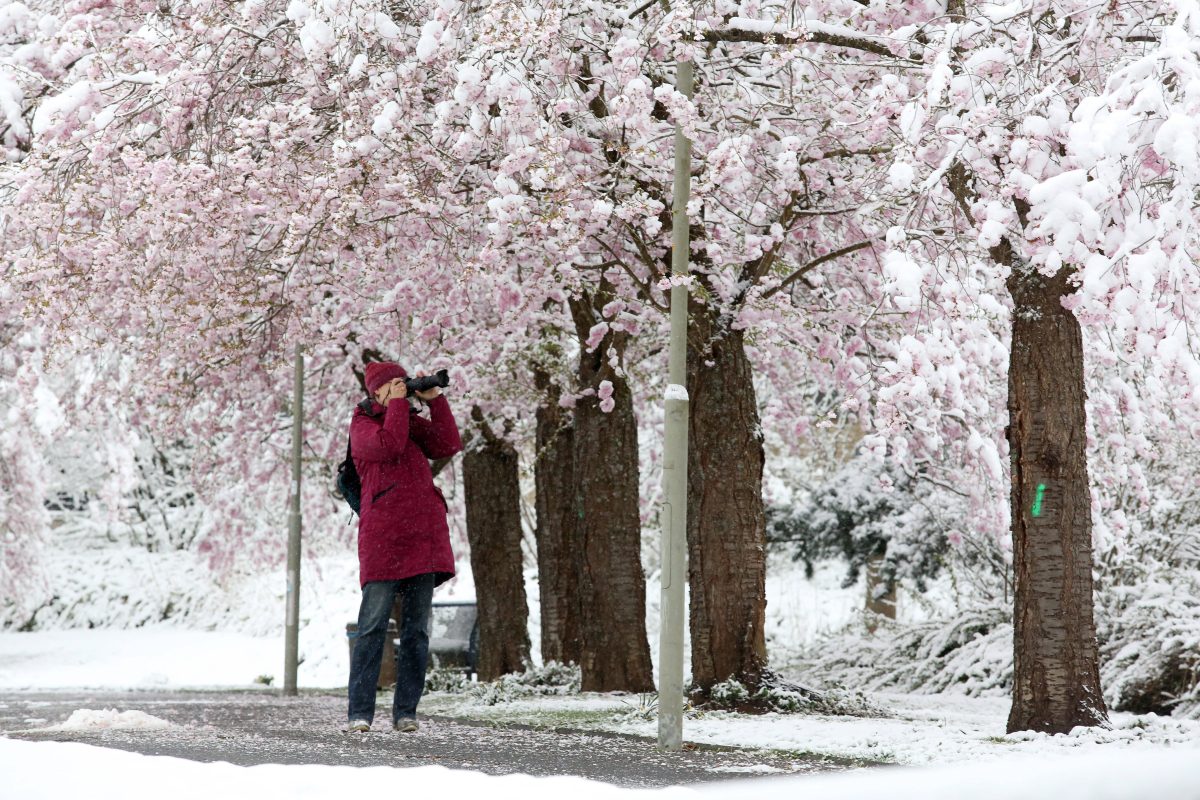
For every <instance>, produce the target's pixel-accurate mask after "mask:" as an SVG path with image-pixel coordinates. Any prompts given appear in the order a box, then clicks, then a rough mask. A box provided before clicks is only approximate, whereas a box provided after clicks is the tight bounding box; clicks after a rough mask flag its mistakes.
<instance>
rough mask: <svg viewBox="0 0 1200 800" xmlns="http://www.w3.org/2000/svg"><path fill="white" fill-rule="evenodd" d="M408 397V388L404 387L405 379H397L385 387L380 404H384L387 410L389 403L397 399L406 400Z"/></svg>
mask: <svg viewBox="0 0 1200 800" xmlns="http://www.w3.org/2000/svg"><path fill="white" fill-rule="evenodd" d="M407 396H408V387H407V386H405V385H404V379H403V378H396V379H395V380H392V381H389V382H388V383H387V385H385V386H384V387H383V392H382V396H381V397H380V398H379V402H381V403H382V404H383V406H384V408H387V404H388V403H390V402H392V401H393V400H395V399H397V398H400V399H404V398H405V397H407Z"/></svg>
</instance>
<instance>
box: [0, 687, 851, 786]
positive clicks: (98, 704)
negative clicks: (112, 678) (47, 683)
mask: <svg viewBox="0 0 1200 800" xmlns="http://www.w3.org/2000/svg"><path fill="white" fill-rule="evenodd" d="M381 702H382V700H381ZM383 707H386V704H385V705H384V706H383ZM83 708H87V709H93V710H100V709H109V708H114V709H118V710H120V711H129V710H137V711H144V712H145V713H147V714H151V715H153V716H155V717H159V718H160V719H164V720H167V721H168V722H171V723H173V726H172V727H171V728H170V729H167V730H160V731H147V730H87V731H48V730H45V729H46V728H48V727H50V726H53V725H58V724H60V723H62V722H64V721H65V720H66V719H67V717H69V716H70V715H71V712H73V711H75V710H77V709H83ZM344 714H345V698H344V696H342V695H339V694H331V693H303V694H301V696H299V697H293V698H285V697H282V696H280V695H278V694H275V693H273V692H267V691H261V692H174V691H172V692H166V691H164V692H144V691H139V692H112V691H102V692H76V691H72V692H36V693H34V692H30V693H24V692H18V693H0V735H4V736H9V737H13V738H20V739H26V740H33V741H57V742H67V741H69V742H83V743H85V744H92V745H99V746H101V747H113V748H117V749H120V750H132V751H135V752H139V753H145V754H147V755H161V756H175V757H178V758H187V759H191V760H194V761H227V762H230V763H233V764H241V765H247V766H248V765H253V764H268V763H271V764H333V765H347V766H363V767H365V766H380V765H385V766H394V767H411V766H422V765H426V764H441V765H443V766H446V767H451V768H456V769H470V770H476V771H478V772H484V773H487V774H491V775H505V774H509V773H525V774H528V775H581V776H583V777H586V778H592V779H595V780H600V781H605V782H608V783H613V784H617V785H621V786H640V787H649V786H668V785H673V784H683V783H695V782H701V781H713V780H719V779H722V778H745V777H748V776H751V775H755V774H763V773H768V772H769V773H771V774H780V773H797V772H819V771H826V770H831V769H839V768H841V766H840V765H838V764H834V763H829V762H817V761H802V760H792V759H787V758H783V757H781V756H780V755H779V754H773V753H765V752H762V751H750V750H735V749H731V748H716V747H706V746H699V747H695V748H691V749H686V750H684V751H683V752H681V753H662V752H659V751H658V750H657V749H656V748H655V746H654V742H653V741H649V740H645V739H641V738H637V737H632V736H619V735H613V734H597V733H582V732H577V731H576V732H566V731H558V732H555V731H546V730H535V729H532V728H527V727H518V726H503V727H496V726H492V725H486V724H480V723H472V722H470V721H468V720H456V719H450V718H446V717H422V721H421V722H422V727H421V731H420V733H418V734H415V735H413V734H399V733H394V732H393V731H392V730H391V728H390V726H388V727H386V728H385V729H383V730H380V731H373V732H371V733H367V734H348V733H344V732H343V731H342V727H343V726H344V721H343V720H344Z"/></svg>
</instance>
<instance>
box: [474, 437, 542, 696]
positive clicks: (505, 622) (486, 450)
mask: <svg viewBox="0 0 1200 800" xmlns="http://www.w3.org/2000/svg"><path fill="white" fill-rule="evenodd" d="M483 427H484V431H483V433H481V434H479V435H478V436H477V437H476V440H475V441H474V442H472V443H471V444H472V446H468V448H467V450H466V452H465V453H464V455H463V485H464V491H465V496H466V506H467V538H468V540H469V542H470V545H471V572H472V573H473V575H474V578H475V598H476V603H477V604H478V608H479V679H480V680H483V681H489V680H494V679H496V678H498V677H500V676H501V675H503V674H505V673H508V672H520V671H522V670H523V669H524V668H525V665H526V664H527V663H528V661H529V628H528V619H529V612H528V607H527V605H526V599H525V578H524V570H523V569H522V557H521V489H520V483H519V475H518V470H517V451H516V450H515V449H514V448H513V446H512V445H511V444H509V443H508V442H506V441H504V440H503V439H501V438H499V437H497V436H495V435H494V434H493V433H492V432H491V431H489V430H487V428H486V426H483Z"/></svg>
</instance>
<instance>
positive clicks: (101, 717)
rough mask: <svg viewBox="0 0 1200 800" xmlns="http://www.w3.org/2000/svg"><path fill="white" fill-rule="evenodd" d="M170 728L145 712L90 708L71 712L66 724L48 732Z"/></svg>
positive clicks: (164, 722) (54, 727)
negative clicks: (95, 709)
mask: <svg viewBox="0 0 1200 800" xmlns="http://www.w3.org/2000/svg"><path fill="white" fill-rule="evenodd" d="M170 727H172V725H171V723H170V722H167V721H166V720H165V719H159V718H158V717H155V716H151V715H150V714H147V713H146V712H145V711H117V710H116V709H115V708H106V709H102V710H99V711H94V710H92V709H90V708H81V709H79V710H78V711H73V712H71V716H69V717H67V721H66V722H63V723H61V724H59V725H52V726H50V727H49V728H47V730H51V731H97V730H116V731H134V730H137V731H161V730H164V729H166V728H170Z"/></svg>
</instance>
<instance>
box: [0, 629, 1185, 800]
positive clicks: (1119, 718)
mask: <svg viewBox="0 0 1200 800" xmlns="http://www.w3.org/2000/svg"><path fill="white" fill-rule="evenodd" d="M282 658H283V640H282V637H251V636H247V635H238V634H223V633H215V632H207V631H188V630H183V629H179V628H169V627H157V628H155V627H151V628H138V629H134V630H124V631H120V630H93V631H88V630H77V631H47V632H41V633H7V634H0V690H10V691H11V690H46V689H67V688H83V687H86V688H94V689H105V688H107V689H118V688H119V689H127V688H143V689H146V688H149V689H159V688H181V687H190V688H200V687H204V688H219V687H229V688H253V687H257V688H260V689H261V688H263V685H262V683H261V682H256V679H257V678H258V677H259V676H261V675H274V674H279V673H280V668H281V665H282ZM328 661H329V663H326V664H325V665H324V666H323V667H322V669H324V670H328V679H327V680H323V681H322V682H321V683H317V684H309V685H315V686H324V687H330V686H338V685H340V683H341V682H342V681H344V680H345V678H344V676H345V670H346V666H347V665H346V660H345V654H344V653H343V652H341V651H339V653H338V655H337V657H335V656H333V655H330V656H329V659H328ZM335 661H336V662H338V663H333V662H335ZM323 663H324V662H323ZM310 674H312V673H310ZM304 675H305V672H304V671H303V666H302V667H301V678H302V679H303V677H304ZM301 683H302V685H303V684H304V681H303V680H301ZM872 699H873V700H875V701H876V702H877V703H878V704H879V705H881V706H883V707H884V708H885V709H887V710H888V711H889V712H890V713H891V716H889V717H886V718H860V717H826V716H811V715H800V714H767V715H763V716H747V715H742V714H732V713H724V712H708V713H704V714H701V715H698V716H696V717H694V718H689V719H688V720H686V722H685V734H684V735H685V738H687V739H688V740H690V741H695V742H704V743H710V744H720V745H731V746H737V747H755V748H765V749H773V750H784V751H792V752H800V753H813V754H820V755H826V756H835V757H840V758H850V759H856V760H863V761H887V762H895V763H899V764H909V765H924V764H951V763H963V762H977V763H978V762H983V761H988V760H993V759H997V758H1001V757H1004V756H1007V755H1011V754H1026V755H1037V754H1050V753H1058V754H1073V753H1085V752H1092V751H1098V752H1123V751H1126V750H1140V749H1145V748H1163V747H1186V746H1200V721H1195V720H1176V719H1173V718H1171V717H1159V716H1156V715H1154V714H1147V715H1139V716H1135V715H1131V714H1114V715H1113V716H1112V721H1113V728H1112V729H1111V730H1098V729H1092V730H1086V731H1084V730H1080V731H1079V732H1078V733H1077V734H1076V735H1072V736H1046V735H1042V734H1030V733H1023V734H1015V735H1011V736H1008V735H1005V732H1004V728H1005V719H1006V716H1007V713H1008V700H1007V699H1006V698H1002V697H983V698H970V697H964V696H961V695H947V694H941V695H916V694H882V695H873V696H872ZM647 700H648V699H647V698H641V697H639V696H637V695H625V696H621V695H596V694H587V695H578V696H567V697H534V698H521V699H516V700H512V701H509V702H500V703H495V704H488V703H486V702H484V701H482V700H480V699H478V698H475V697H472V696H469V695H461V694H434V695H430V696H428V697H427V698H426V700H425V702H424V703H423V705H422V711H424V712H428V713H440V714H448V715H452V716H468V717H475V718H483V719H490V720H496V721H500V722H504V721H507V722H519V723H526V724H535V725H537V724H543V725H549V726H567V727H584V728H596V729H604V730H610V731H615V732H621V733H632V734H638V735H643V736H647V737H654V736H656V735H657V733H656V727H655V721H654V718H653V716H652V713H651V712H649V711H648V710H647V707H646V706H645V704H646V702H647ZM121 710H122V709H116V710H115V711H121ZM49 723H50V724H51V725H53V724H63V723H64V721H63V720H50V721H49ZM331 724H332V722H331ZM1197 755H1198V757H1200V752H1198V753H1197ZM1197 796H1198V797H1200V794H1198V795H1197Z"/></svg>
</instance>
